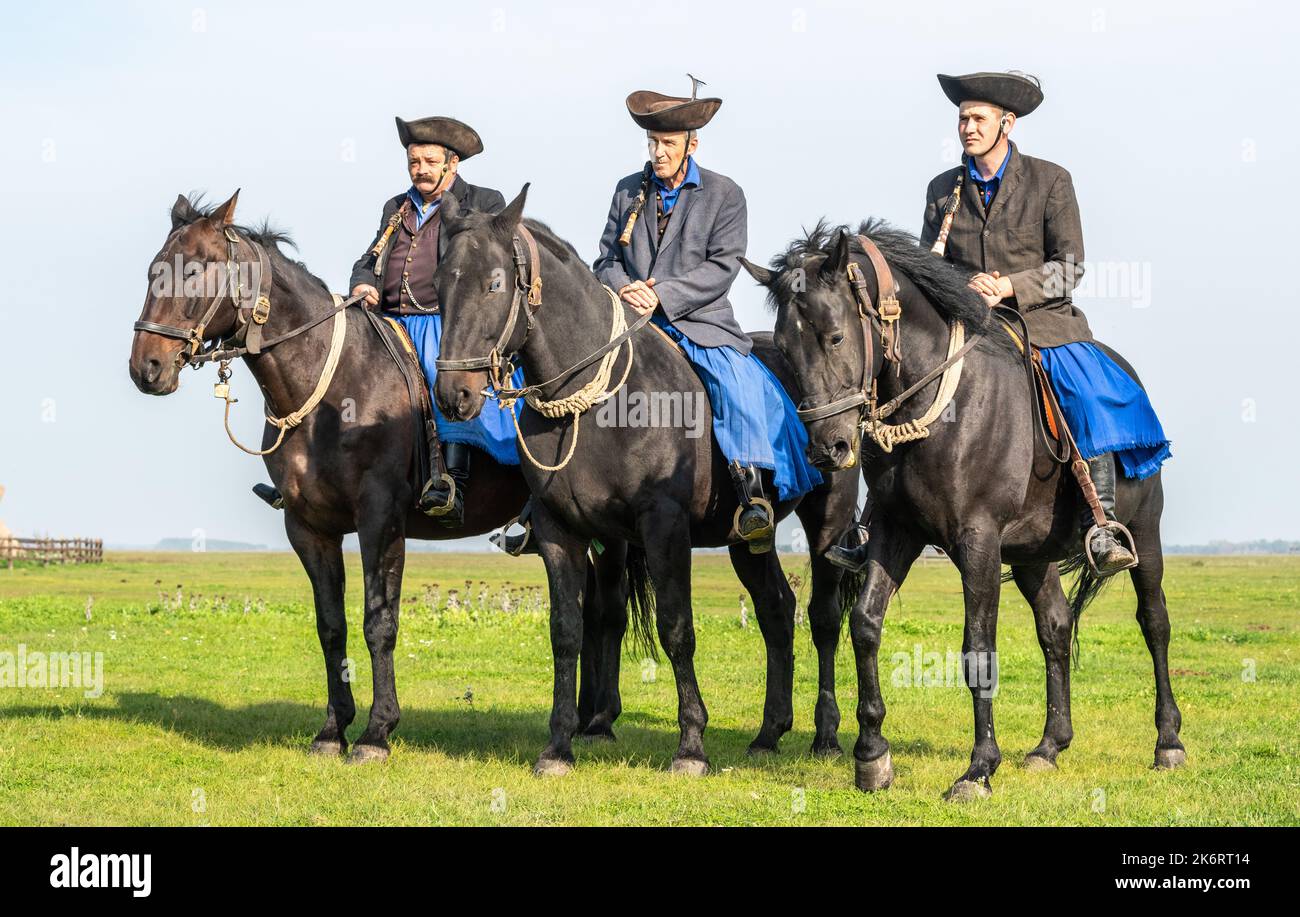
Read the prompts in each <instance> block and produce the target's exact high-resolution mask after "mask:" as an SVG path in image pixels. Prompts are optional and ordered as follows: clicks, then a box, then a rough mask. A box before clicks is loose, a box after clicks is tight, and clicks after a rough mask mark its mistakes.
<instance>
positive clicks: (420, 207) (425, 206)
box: [406, 185, 442, 221]
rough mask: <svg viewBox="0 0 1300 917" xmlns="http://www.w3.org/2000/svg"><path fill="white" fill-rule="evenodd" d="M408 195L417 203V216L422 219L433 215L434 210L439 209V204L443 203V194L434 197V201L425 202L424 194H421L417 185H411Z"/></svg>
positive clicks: (412, 201)
mask: <svg viewBox="0 0 1300 917" xmlns="http://www.w3.org/2000/svg"><path fill="white" fill-rule="evenodd" d="M406 196H407V197H408V198H410V200H411V203H412V204H414V205H415V215H416V217H417V218H418V219H420V220H422V221H423V220H427V219H428V218H429V217H431V216H433V212H434V211H435V210H437V209H438V205H440V204H441V203H442V196H441V195H439V196H438V197H436V198H434V199H433V200H432V201H429V202H428V203H425V200H424V195H422V194H420V192H419V190H418V189H417V188H416V187H415V185H411V187H410V188H409V189H407V192H406Z"/></svg>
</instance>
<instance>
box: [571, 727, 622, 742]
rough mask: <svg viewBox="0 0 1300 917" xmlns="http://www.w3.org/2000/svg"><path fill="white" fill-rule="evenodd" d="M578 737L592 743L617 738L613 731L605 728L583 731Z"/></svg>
mask: <svg viewBox="0 0 1300 917" xmlns="http://www.w3.org/2000/svg"><path fill="white" fill-rule="evenodd" d="M578 738H580V739H582V741H584V742H590V743H592V744H593V745H600V744H604V743H606V742H615V741H617V739H616V738H615V737H614V733H613V732H612V731H610V730H607V729H606V730H600V731H597V732H584V733H582V734H581V735H579V736H578Z"/></svg>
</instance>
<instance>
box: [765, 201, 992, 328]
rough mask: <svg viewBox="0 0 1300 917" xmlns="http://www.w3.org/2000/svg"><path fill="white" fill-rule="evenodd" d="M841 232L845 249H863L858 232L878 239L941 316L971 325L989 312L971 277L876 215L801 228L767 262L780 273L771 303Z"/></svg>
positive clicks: (976, 324)
mask: <svg viewBox="0 0 1300 917" xmlns="http://www.w3.org/2000/svg"><path fill="white" fill-rule="evenodd" d="M841 231H843V232H847V233H849V239H850V241H849V250H850V251H852V252H854V253H855V254H859V255H861V254H865V252H864V251H863V249H862V245H861V243H860V242H859V241H858V239H857V236H858V234H861V235H864V236H866V237H867V238H868V239H870V240H871V241H872V242H874V243H876V246H877V247H878V248H879V249H880V252H881V254H883V255H884V256H885V259H886V260H887V261H888V262H889V265H890V267H891V268H893V269H895V270H898V271H899V272H900V273H902V274H903V275H904V276H906V277H907V279H908V280H910V281H912V283H914V284H915V285H916V287H917V288H918V289H919V290H920V291H921V292H922V293H923V294H924V295H925V297H926V299H928V300H929V301H930V303H931V304H932V305H933V306H934V307H935V310H936V311H938V312H939V314H940V315H943V316H944V317H945V318H948V319H955V320H958V321H961V322H962V323H964V324H965V325H966V326H967V327H968V328H971V329H982V328H984V326H985V325H987V324H988V322H989V317H990V315H991V314H992V313H991V311H990V310H989V308H988V306H986V305H984V300H983V299H981V298H980V296H979V294H978V293H976V292H975V291H974V290H972V289H970V287H968V286H967V285H966V284H967V283H968V281H969V279H970V278H969V277H968V276H967V275H966V273H965V272H964V271H962V270H961V269H960V268H958V267H956V266H955V265H953V264H951V263H950V262H948V261H945V260H944V259H943V258H939V257H937V256H935V255H932V254H930V252H929V251H927V250H926V249H924V248H922V247H921V242H920V240H919V239H918V238H917V237H916V236H914V235H912V234H911V233H909V232H905V231H904V230H901V229H896V228H894V227H893V226H891V225H889V223H887V222H885V221H884V220H881V219H876V218H874V217H869V218H867V219H865V220H863V221H862V222H861V223H860V224H858V228H857V230H856V231H855V230H853V229H851V228H849V227H848V226H847V225H839V226H832V225H830V224H828V223H827V222H826V220H825V219H821V220H818V221H817V225H816V226H814V227H813V228H812V229H811V230H804V237H803V238H802V239H795V240H794V241H793V242H791V243H790V245H789V247H788V248H787V249H786V250H785V251H784V252H781V253H780V254H778V255H776V257H774V258H773V259H772V260H771V262H770V263H769V267H771V268H772V270H774V271H776V272H777V277H778V281H777V284H776V285H775V287H774V288H773V289H771V290H769V291H768V296H767V301H768V305H769V306H770V307H771V308H773V309H775V308H776V307H777V306H778V305H779V304H780V301H781V299H782V298H786V299H788V298H789V297H790V295H792V293H793V290H792V285H793V283H794V277H795V274H794V269H795V268H803V270H804V272H805V273H804V276H805V277H806V276H808V275H811V274H813V273H815V271H816V270H817V268H818V267H820V265H821V263H822V262H823V261H825V260H826V258H827V257H828V256H829V255H830V254H831V246H832V245H834V243H835V238H836V236H837V235H838V234H839V233H840V232H841Z"/></svg>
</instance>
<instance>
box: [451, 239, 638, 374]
mask: <svg viewBox="0 0 1300 917" xmlns="http://www.w3.org/2000/svg"><path fill="white" fill-rule="evenodd" d="M511 247H512V248H513V250H514V263H515V288H514V295H513V296H512V297H511V301H510V312H509V314H508V315H507V316H506V323H505V327H503V328H502V329H501V334H500V335H498V337H497V341H496V343H495V344H494V345H492V349H491V350H490V351H488V354H487V356H485V357H469V358H466V359H464V360H444V359H438V360H435V361H434V366H435V367H436V368H437V371H438V372H447V371H452V372H457V371H470V370H480V369H485V370H487V372H488V382H489V383H490V385H491V388H492V390H493V391H492V392H491V394H496V395H497V396H498V397H501V396H505V397H506V398H508V399H517V398H520V397H524V396H525V395H529V394H532V393H536V392H539V391H541V390H542V389H544V388H546V387H547V386H549V385H551V384H553V383H555V382H558V381H560V380H563V379H567V378H568V377H570V376H572V375H573V374H574V373H576V372H578V371H579V370H581V369H585V368H586V367H588V366H590V365H591V364H592V363H595V362H596V361H597V360H600V359H601V358H603V357H604V356H605V355H606V354H607V353H609V352H610V351H612V350H615V349H617V348H619V347H621V346H623V344H624V343H626V342H627V341H628V339H629V338H631V337H632V335H634V334H635V333H636V332H637V331H639V330H641V329H642V328H643V327H645V325H646V324H647V323H648V322H649V321H650V319H651V317H652V316H653V312H647V313H645V314H644V315H642V316H641V317H640V318H639V319H637V321H636V322H634V323H633V324H632V325H630V326H629V327H628V328H627V330H626V331H624V332H623V333H622V334H620V335H618V336H617V337H615V338H613V339H612V340H610V341H609V342H608V343H607V344H605V345H604V346H602V347H601V348H599V349H598V350H596V351H594V352H592V353H590V354H588V355H587V356H585V357H583V358H582V359H581V360H579V361H578V362H577V363H574V364H573V365H572V366H570V367H569V368H567V369H565V370H564V371H563V372H561V373H558V374H557V375H555V376H553V377H552V378H550V379H548V380H546V381H545V382H541V383H538V384H537V385H527V386H524V387H523V388H521V389H513V388H510V378H511V377H512V376H513V375H514V359H515V357H516V355H518V353H519V351H521V350H523V349H524V345H525V344H526V343H527V342H528V336H529V335H530V334H532V331H533V326H534V324H536V322H535V320H534V317H535V316H536V315H537V312H538V311H539V310H540V309H541V308H542V273H541V271H542V269H541V262H540V259H539V257H538V252H537V240H536V239H535V238H533V234H532V233H531V232H529V230H528V227H526V226H524V224H523V223H520V224H519V231H518V234H517V235H515V236H514V237H513V238H512V239H511ZM524 304H526V305H527V308H521V306H522V305H524ZM521 311H522V312H523V313H524V316H525V319H526V321H527V327H526V328H525V329H524V336H523V338H522V339H520V341H519V344H518V345H517V346H515V347H510V341H511V339H512V338H513V337H514V335H515V330H516V328H517V327H518V325H519V313H520V312H521Z"/></svg>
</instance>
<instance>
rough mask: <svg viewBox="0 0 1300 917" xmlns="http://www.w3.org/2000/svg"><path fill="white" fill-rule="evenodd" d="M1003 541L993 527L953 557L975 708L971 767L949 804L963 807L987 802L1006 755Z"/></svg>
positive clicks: (972, 534) (968, 539)
mask: <svg viewBox="0 0 1300 917" xmlns="http://www.w3.org/2000/svg"><path fill="white" fill-rule="evenodd" d="M1001 553H1002V552H1001V540H1000V538H999V536H998V532H997V529H996V527H995V526H994V525H993V523H992V522H986V523H985V524H984V526H983V527H981V528H974V529H968V530H966V531H965V532H963V533H962V535H961V537H960V538H959V539H958V541H957V544H956V546H955V548H954V550H953V552H952V559H953V563H955V564H956V565H957V569H958V570H960V571H961V586H962V592H963V593H964V597H965V604H966V627H965V636H964V638H963V640H962V647H961V662H962V674H963V675H964V676H965V679H966V686H967V687H968V688H970V694H971V703H972V704H973V706H974V708H975V744H974V747H973V748H972V749H971V755H970V767H969V768H967V769H966V773H964V774H962V775H961V777H959V778H957V781H956V782H955V783H954V784H953V785H952V787H951V788H950V789H949V790H948V792H947V793H945V794H944V798H945V799H949V800H956V801H961V800H965V799H971V798H974V797H981V796H988V795H989V794H990V793H992V791H993V789H992V787H991V786H990V784H989V780H990V778H992V776H993V774H994V772H996V771H997V769H998V765H999V764H1001V763H1002V752H1001V751H999V750H998V742H997V737H996V736H995V735H994V731H993V697H994V696H995V695H996V694H997V637H998V633H997V631H998V596H999V594H1000V593H1001V589H1002V560H1001Z"/></svg>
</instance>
